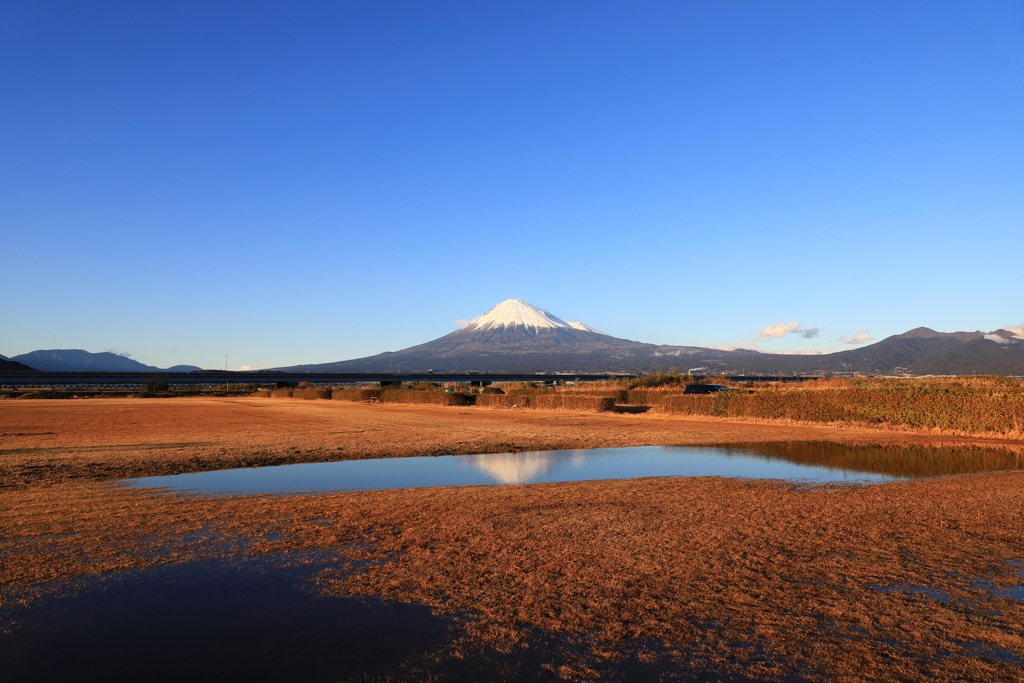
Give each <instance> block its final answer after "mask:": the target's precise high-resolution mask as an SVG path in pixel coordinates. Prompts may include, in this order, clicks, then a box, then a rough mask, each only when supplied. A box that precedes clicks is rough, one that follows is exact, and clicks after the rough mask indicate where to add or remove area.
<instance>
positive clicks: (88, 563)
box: [0, 395, 1024, 681]
mask: <svg viewBox="0 0 1024 683" xmlns="http://www.w3.org/2000/svg"><path fill="white" fill-rule="evenodd" d="M493 398H502V396H500V395H497V396H494V397H493ZM0 437H2V439H3V441H2V444H3V446H2V448H0V467H2V469H0V473H2V476H3V477H4V482H5V483H6V484H8V485H11V486H13V488H8V489H7V490H5V491H2V492H0V557H2V558H3V562H2V563H0V600H2V601H7V602H8V603H10V602H12V601H31V600H33V599H34V598H35V597H37V596H39V595H42V594H46V593H48V592H50V591H55V590H57V591H59V590H63V589H65V588H67V587H68V586H73V585H74V584H75V582H76V581H77V580H79V579H81V578H82V577H86V576H92V575H96V574H99V573H103V572H116V571H120V570H123V569H127V568H132V567H146V566H152V565H156V564H164V563H174V562H187V561H189V560H191V559H194V558H197V557H204V556H218V555H224V554H228V555H232V554H241V555H245V554H261V553H293V552H296V551H303V550H307V549H319V550H323V551H326V552H329V553H335V554H337V557H338V560H337V564H336V567H335V568H334V569H332V570H329V571H326V572H325V573H323V574H322V575H321V576H320V577H319V584H320V586H321V589H322V590H323V591H325V592H326V593H329V594H334V595H372V596H383V597H385V598H389V599H394V600H400V601H408V602H416V603H422V604H427V605H430V606H431V607H433V608H434V609H435V610H436V611H438V612H443V613H451V614H458V615H462V616H461V617H460V618H462V619H464V626H465V633H466V635H467V640H466V641H465V642H464V643H463V644H462V645H460V646H459V647H465V648H473V647H481V646H486V647H497V648H501V649H510V650H513V651H514V650H516V649H517V648H522V647H526V646H527V645H531V646H534V645H536V642H537V640H536V639H537V637H538V636H544V635H545V634H555V635H556V636H559V637H565V638H568V639H569V640H570V641H573V642H577V643H579V644H581V645H583V646H585V647H584V648H583V650H581V652H583V654H582V655H571V654H565V653H560V652H550V653H549V654H548V655H547V656H549V657H550V661H549V664H550V666H551V667H552V668H553V669H555V670H559V671H561V672H563V674H564V677H565V678H567V679H587V678H591V677H592V675H591V674H590V673H588V672H589V671H592V670H594V669H595V668H598V665H599V664H600V662H603V661H606V660H609V659H611V660H615V659H616V658H619V657H621V656H622V654H621V653H622V652H623V650H624V649H625V648H631V647H637V644H638V643H639V644H640V645H639V646H640V647H641V648H649V649H650V651H649V653H648V654H649V656H650V657H656V656H660V657H666V658H669V659H673V660H675V661H678V662H679V666H680V667H692V668H694V670H695V671H696V672H700V671H704V672H705V673H706V674H707V675H709V676H722V677H724V676H728V675H730V674H737V675H741V674H742V675H749V676H754V677H760V678H766V679H771V678H773V677H777V676H781V675H783V674H785V673H786V672H788V671H793V670H794V669H795V670H798V671H803V670H805V669H806V670H807V671H810V672H812V673H815V676H814V677H816V678H818V679H820V680H848V681H868V680H881V681H917V680H940V681H944V680H949V681H953V680H999V681H1001V680H1006V681H1012V680H1020V667H1019V666H1018V665H1015V664H1010V663H1007V662H1005V661H1002V660H1000V659H999V658H998V657H995V656H992V653H997V652H1002V653H1007V652H1008V653H1011V654H1012V655H1014V656H1017V657H1021V656H1024V628H1022V627H1021V624H1024V604H1022V603H1021V602H1019V601H1013V600H1009V599H1007V598H1005V597H1000V596H998V595H994V594H992V593H990V592H988V591H986V590H985V586H984V585H979V584H977V583H976V581H975V580H976V579H978V578H986V579H988V580H990V581H991V586H994V587H997V588H1003V589H1005V588H1009V587H1012V586H1020V585H1021V584H1022V583H1024V579H1022V577H1021V575H1020V574H1019V573H1018V570H1019V569H1020V567H1015V566H1012V565H1009V564H1007V562H1008V561H1022V560H1024V546H1022V544H1021V541H1020V539H1021V538H1022V537H1024V514H1022V513H1021V510H1024V473H1001V474H993V475H968V476H957V477H947V478H942V479H931V480H921V481H914V482H905V483H896V484H887V485H883V486H869V487H847V486H840V487H816V488H807V487H803V488H801V487H794V486H786V485H780V484H778V483H773V482H765V481H760V482H749V481H736V480H727V479H718V478H689V479H645V480H627V481H604V482H579V483H569V484H545V485H530V486H504V487H498V486H494V487H462V488H447V489H445V488H437V489H418V490H399V491H381V492H366V493H349V494H324V495H306V496H248V497H225V498H202V497H190V496H186V495H163V494H157V493H153V492H147V491H143V490H136V489H124V488H119V487H117V486H116V485H114V484H110V483H103V482H99V481H94V480H95V479H103V478H109V477H113V476H124V475H125V474H126V473H143V472H147V473H155V472H169V471H188V470H193V471H194V470H195V469H204V468H208V467H211V466H225V465H229V464H232V463H236V462H238V460H239V459H244V458H250V459H252V460H253V461H258V460H259V459H261V458H262V459H272V458H275V457H280V458H294V459H295V460H296V461H298V460H306V461H311V460H316V459H343V458H349V457H368V456H373V455H376V456H383V455H408V454H426V453H430V452H435V453H436V452H449V453H458V452H484V451H509V450H536V449H540V448H551V447H563V448H586V447H608V446H618V445H645V444H657V443H676V444H682V443H712V442H717V443H728V442H745V441H787V440H800V441H809V440H819V441H825V440H828V441H844V442H847V443H862V444H872V443H875V444H889V445H897V444H899V445H903V446H912V445H914V444H918V445H924V444H933V445H943V444H945V445H948V444H954V443H958V440H955V439H949V438H932V437H927V436H923V435H918V434H913V433H893V432H887V431H881V430H865V429H853V428H839V427H835V426H830V425H798V426H787V425H781V424H777V423H775V424H752V423H749V422H742V421H739V420H736V419H733V420H708V419H704V418H692V417H680V416H657V415H655V416H648V415H644V416H635V415H628V416H627V415H617V414H614V413H570V412H559V411H545V410H528V411H518V410H514V411H513V410H508V411H497V410H494V411H491V410H477V409H473V408H467V409H461V410H453V409H452V408H449V407H441V406H431V405H420V406H415V405H392V404H380V405H370V404H359V403H347V402H340V401H266V400H259V399H234V398H225V399H181V400H157V399H154V400H145V399H128V400H125V399H121V400H90V401H8V402H4V403H3V405H0ZM959 443H961V444H963V447H964V448H967V449H969V444H971V443H973V444H977V445H982V444H984V443H985V442H981V441H977V440H974V441H965V440H960V441H959ZM1004 445H1005V446H1007V447H1008V448H1010V449H1013V448H1016V449H1018V450H1019V449H1020V446H1021V445H1020V444H1019V443H1018V444H1009V443H1004ZM791 455H793V456H794V457H796V458H797V459H800V458H803V459H805V460H807V461H809V462H815V461H817V460H818V459H820V458H818V456H816V455H815V454H814V453H813V447H809V446H807V445H806V444H805V445H794V446H793V453H792V454H791ZM857 457H860V458H861V459H863V458H867V459H868V460H870V459H872V458H887V459H891V458H893V457H900V456H899V453H897V454H895V455H894V454H893V452H891V451H886V450H885V449H879V448H873V449H865V452H864V453H862V454H861V455H859V456H857ZM1000 457H1001V456H1000ZM1007 457H1011V456H1009V455H1008V456H1007ZM1000 462H1002V461H1000ZM920 464H921V458H916V459H911V460H908V461H907V467H911V468H913V467H919V466H920ZM940 464H941V463H940ZM947 464H948V463H947ZM997 464H998V463H997ZM357 560H374V561H375V562H372V563H370V564H369V565H360V566H359V567H357V566H355V565H353V564H350V562H352V561H357ZM908 586H911V587H914V586H925V587H928V588H930V589H932V590H936V591H941V592H942V594H943V595H946V596H949V597H951V598H952V600H950V601H945V602H944V601H941V600H936V599H934V598H932V597H928V596H927V595H923V594H921V593H915V592H912V591H909V590H901V589H900V588H901V587H903V588H905V587H908ZM878 587H885V588H895V589H896V590H892V591H889V592H885V591H882V590H879V588H878ZM737 643H739V644H740V645H739V646H738V645H737ZM659 653H660V654H659ZM449 654H451V655H453V656H457V655H458V651H455V652H452V653H449Z"/></svg>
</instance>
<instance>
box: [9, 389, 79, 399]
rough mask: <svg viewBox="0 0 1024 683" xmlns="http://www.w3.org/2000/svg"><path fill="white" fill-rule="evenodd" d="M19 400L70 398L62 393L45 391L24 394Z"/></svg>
mask: <svg viewBox="0 0 1024 683" xmlns="http://www.w3.org/2000/svg"><path fill="white" fill-rule="evenodd" d="M18 398H19V399H21V398H27V399H37V398H38V399H48V398H68V395H67V394H64V393H61V392H59V391H53V390H52V389H43V390H41V391H32V392H29V393H27V394H22V395H21V396H19V397H18Z"/></svg>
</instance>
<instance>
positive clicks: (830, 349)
mask: <svg viewBox="0 0 1024 683" xmlns="http://www.w3.org/2000/svg"><path fill="white" fill-rule="evenodd" d="M835 352H836V350H835V347H832V346H830V347H828V348H827V349H825V350H824V351H818V350H816V349H804V350H802V351H795V350H789V351H772V353H781V354H783V355H786V356H822V355H825V354H826V353H835Z"/></svg>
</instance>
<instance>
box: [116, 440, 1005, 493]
mask: <svg viewBox="0 0 1024 683" xmlns="http://www.w3.org/2000/svg"><path fill="white" fill-rule="evenodd" d="M1008 469H1024V460H1022V459H1021V457H1020V456H1017V455H1015V454H1013V453H1010V452H1008V451H1005V450H998V449H982V448H973V447H953V448H924V447H914V448H905V447H880V446H866V447H851V446H847V445H841V444H834V443H824V442H813V443H807V442H804V443H792V442H783V443H763V444H731V445H718V446H639V447H630V448H597V449H590V450H574V451H533V452H524V453H494V454H487V455H446V456H439V457H423V458H382V459H378V460H348V461H341V462H327V463H309V464H299V465H281V466H277V467H260V468H249V469H234V470H217V471H213V472H197V473H191V474H177V475H171V476H162V477H144V478H140V479H134V480H128V482H127V483H128V485H129V486H132V487H167V488H170V489H174V490H192V491H199V492H205V493H222V494H237V493H288V492H316V491H373V490H381V489H401V488H420V487H427V486H465V485H472V484H534V483H547V482H568V481H588V480H598V479H631V478H635V477H694V476H719V477H742V478H748V479H787V480H793V481H803V482H812V483H818V484H822V483H857V482H860V483H883V482H888V481H894V480H898V479H909V478H915V477H926V476H937V475H945V474H963V473H969V472H986V471H995V470H1008Z"/></svg>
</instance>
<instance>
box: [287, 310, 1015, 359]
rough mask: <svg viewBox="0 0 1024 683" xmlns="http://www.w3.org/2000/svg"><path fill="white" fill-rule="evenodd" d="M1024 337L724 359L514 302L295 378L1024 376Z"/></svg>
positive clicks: (968, 337)
mask: <svg viewBox="0 0 1024 683" xmlns="http://www.w3.org/2000/svg"><path fill="white" fill-rule="evenodd" d="M1022 337H1024V335H1022V336H1018V335H1017V332H1015V331H1012V330H1011V331H1008V330H997V331H996V332H993V333H990V334H985V333H983V332H950V333H946V332H936V331H934V330H931V329H928V328H926V327H919V328H916V329H913V330H910V331H909V332H904V333H903V334H899V335H894V336H892V337H888V338H886V339H883V340H881V341H879V342H877V343H875V344H870V345H867V346H864V347H861V348H859V349H851V350H849V351H839V352H836V353H828V354H821V355H791V354H773V353H759V352H757V351H750V350H743V349H739V350H735V351H724V350H718V349H709V348H704V347H699V346H667V345H658V344H647V343H644V342H638V341H632V340H630V339H620V338H618V337H613V336H611V335H609V334H605V333H604V332H601V331H599V330H596V329H594V328H593V327H590V326H588V325H584V324H583V323H579V322H569V321H567V320H564V319H562V318H559V317H557V316H555V315H553V314H551V313H549V312H547V311H542V310H541V309H539V308H537V307H535V306H531V305H530V304H528V303H526V302H525V301H520V300H518V299H508V300H507V301H503V302H501V303H500V304H498V305H497V306H495V307H494V308H492V309H491V310H489V311H487V312H486V313H484V314H483V315H481V316H478V317H476V318H473V320H471V321H469V323H467V324H466V325H465V326H464V327H462V328H461V329H459V330H456V331H455V332H452V333H451V334H447V335H445V336H443V337H440V338H438V339H435V340H433V341H429V342H427V343H425V344H420V345H418V346H412V347H410V348H407V349H403V350H401V351H394V352H387V353H380V354H377V355H375V356H368V357H366V358H356V359H353V360H344V361H337V362H334V363H318V364H314V365H296V366H291V367H287V368H277V369H279V370H289V371H293V372H317V373H320V372H323V373H330V372H338V373H350V372H351V373H360V372H395V373H400V374H414V373H425V372H427V371H428V370H433V371H434V372H436V373H462V372H471V371H478V372H497V373H503V372H507V373H516V374H529V373H567V374H571V373H581V374H582V373H588V374H590V373H597V374H601V373H639V372H657V371H665V370H668V369H669V368H670V367H671V366H678V367H679V368H680V370H682V371H683V372H686V371H687V370H688V369H692V368H701V372H703V373H706V374H718V373H726V374H802V375H817V374H832V373H843V374H851V373H854V372H859V373H871V374H888V373H905V374H998V375H1021V374H1024V338H1022Z"/></svg>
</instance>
